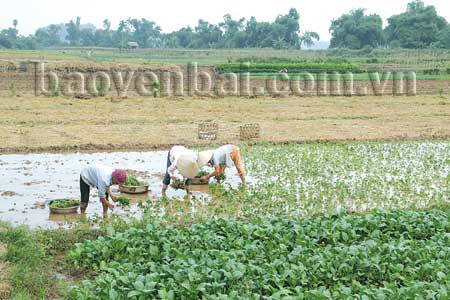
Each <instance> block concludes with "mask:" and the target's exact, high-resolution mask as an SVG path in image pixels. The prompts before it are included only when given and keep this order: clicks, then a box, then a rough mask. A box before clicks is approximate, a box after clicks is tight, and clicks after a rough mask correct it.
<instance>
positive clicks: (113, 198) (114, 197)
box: [109, 195, 117, 202]
mask: <svg viewBox="0 0 450 300" xmlns="http://www.w3.org/2000/svg"><path fill="white" fill-rule="evenodd" d="M109 196H110V197H111V200H112V201H113V202H117V197H116V196H113V195H109Z"/></svg>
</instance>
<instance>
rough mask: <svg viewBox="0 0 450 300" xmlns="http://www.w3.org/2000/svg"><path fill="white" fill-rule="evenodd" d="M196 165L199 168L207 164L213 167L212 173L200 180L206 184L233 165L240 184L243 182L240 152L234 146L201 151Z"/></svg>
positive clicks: (243, 170) (243, 173) (243, 172)
mask: <svg viewBox="0 0 450 300" xmlns="http://www.w3.org/2000/svg"><path fill="white" fill-rule="evenodd" d="M197 164H198V166H199V168H202V167H203V166H206V165H207V164H209V165H211V166H213V167H214V172H212V173H211V174H208V175H205V176H203V177H201V178H200V180H202V181H204V182H207V181H209V179H210V178H211V177H214V176H217V175H220V174H223V173H225V169H226V168H227V167H228V168H230V167H232V166H233V164H234V166H235V167H236V170H237V172H238V174H239V177H240V178H241V181H242V184H244V185H245V184H246V181H245V169H244V164H243V163H242V158H241V152H240V150H239V148H238V147H237V146H236V145H231V144H230V145H224V146H221V147H219V148H217V149H215V150H206V151H201V152H199V154H198V159H197Z"/></svg>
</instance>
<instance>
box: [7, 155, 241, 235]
mask: <svg viewBox="0 0 450 300" xmlns="http://www.w3.org/2000/svg"><path fill="white" fill-rule="evenodd" d="M166 159H167V151H158V152H116V153H92V154H86V153H73V154H28V155H0V176H1V178H2V181H1V184H0V220H1V221H6V222H10V223H12V224H13V225H20V224H26V225H29V226H31V227H38V226H40V227H57V226H62V225H63V224H64V223H65V222H66V221H72V220H76V219H77V218H78V217H79V214H68V215H61V214H50V211H49V208H48V205H47V204H46V203H47V202H48V201H50V200H53V199H60V198H73V199H80V190H79V176H80V175H79V173H80V171H81V169H82V168H83V167H85V166H87V165H88V164H92V163H102V164H105V165H109V166H111V167H115V168H123V169H127V170H133V171H135V172H133V173H134V174H136V175H138V176H139V177H140V178H141V179H143V180H144V181H145V182H146V183H148V184H149V186H150V187H149V188H150V191H149V192H148V193H146V194H138V195H130V194H123V196H126V197H129V198H131V199H132V200H133V201H132V205H131V207H130V208H127V209H126V210H123V209H122V208H120V207H119V206H118V205H116V208H115V209H114V213H115V214H121V215H123V214H134V215H139V208H138V207H137V204H138V203H139V202H140V201H157V199H159V198H160V197H161V187H162V183H161V182H162V178H163V176H164V172H165V166H166ZM227 176H228V178H227V180H226V181H225V183H229V184H232V185H237V183H238V182H239V177H238V175H237V173H236V170H235V169H234V168H233V169H232V170H230V169H227ZM111 190H112V192H113V193H114V194H116V195H117V194H119V190H118V186H112V187H111ZM185 194H186V193H185V192H184V191H181V190H178V191H176V190H174V189H172V188H170V187H169V189H168V191H167V196H168V197H169V198H172V197H176V198H177V199H179V201H184V196H185ZM193 196H194V197H195V198H196V199H210V198H211V197H210V196H209V194H208V186H193ZM96 215H98V216H101V215H102V206H101V203H100V201H99V199H98V196H97V190H96V189H91V197H90V201H89V206H88V209H87V216H88V217H94V216H96Z"/></svg>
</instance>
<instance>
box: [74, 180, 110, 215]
mask: <svg viewBox="0 0 450 300" xmlns="http://www.w3.org/2000/svg"><path fill="white" fill-rule="evenodd" d="M90 191H91V187H90V186H89V184H87V183H86V182H84V180H83V178H81V176H80V194H81V204H80V206H81V208H86V207H87V206H88V203H89V193H90ZM108 198H109V195H108V193H106V200H108Z"/></svg>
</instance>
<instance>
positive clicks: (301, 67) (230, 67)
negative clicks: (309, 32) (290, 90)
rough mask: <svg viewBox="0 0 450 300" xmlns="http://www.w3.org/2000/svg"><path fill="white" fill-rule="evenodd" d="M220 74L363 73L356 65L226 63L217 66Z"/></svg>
mask: <svg viewBox="0 0 450 300" xmlns="http://www.w3.org/2000/svg"><path fill="white" fill-rule="evenodd" d="M217 70H218V71H219V72H220V73H227V72H233V73H241V72H250V73H277V72H279V71H281V70H287V72H289V73H300V72H309V73H322V72H333V71H336V72H340V73H345V72H352V73H362V72H363V71H362V70H361V69H360V67H359V66H358V65H356V64H334V63H297V64H266V63H264V64H250V65H249V66H246V65H244V64H236V63H228V64H221V65H218V66H217Z"/></svg>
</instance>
